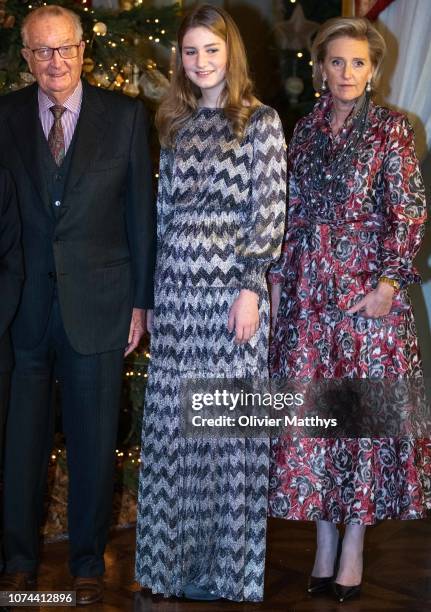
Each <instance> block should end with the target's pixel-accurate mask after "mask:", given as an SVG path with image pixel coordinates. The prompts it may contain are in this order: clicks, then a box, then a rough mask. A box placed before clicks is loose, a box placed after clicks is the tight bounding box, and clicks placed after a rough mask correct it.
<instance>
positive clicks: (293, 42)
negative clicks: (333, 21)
mask: <svg viewBox="0 0 431 612" xmlns="http://www.w3.org/2000/svg"><path fill="white" fill-rule="evenodd" d="M319 26H320V24H319V23H317V22H316V21H309V20H308V19H305V15H304V11H303V10H302V6H301V5H300V4H297V6H296V8H295V10H294V11H293V13H292V16H291V17H290V19H289V20H285V21H279V22H278V23H277V24H276V25H275V27H274V31H275V35H276V37H277V42H278V45H279V47H280V48H281V49H290V50H293V51H298V50H300V49H310V48H311V38H312V36H313V34H314V33H315V32H316V31H317V29H318V28H319Z"/></svg>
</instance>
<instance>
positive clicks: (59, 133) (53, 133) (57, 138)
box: [48, 104, 66, 166]
mask: <svg viewBox="0 0 431 612" xmlns="http://www.w3.org/2000/svg"><path fill="white" fill-rule="evenodd" d="M49 110H50V111H51V113H52V114H53V115H54V123H53V124H52V128H51V129H50V131H49V134H48V145H49V148H50V150H51V153H52V156H53V158H54V160H55V163H56V164H57V166H60V165H61V163H62V161H63V159H64V154H65V150H64V132H63V126H62V125H61V116H62V114H63V113H64V111H65V110H66V109H65V107H64V106H59V105H57V104H56V105H55V106H51V107H50V109H49Z"/></svg>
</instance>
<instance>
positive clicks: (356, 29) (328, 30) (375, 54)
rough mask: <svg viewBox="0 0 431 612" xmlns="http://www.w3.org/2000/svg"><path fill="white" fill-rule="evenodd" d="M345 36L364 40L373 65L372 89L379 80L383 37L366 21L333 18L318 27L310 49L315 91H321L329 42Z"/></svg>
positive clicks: (353, 18) (383, 50) (384, 48)
mask: <svg viewBox="0 0 431 612" xmlns="http://www.w3.org/2000/svg"><path fill="white" fill-rule="evenodd" d="M343 36H346V37H348V38H354V39H355V40H366V41H367V42H368V47H369V52H370V59H371V63H372V65H373V69H374V70H373V78H372V81H371V85H372V87H375V86H376V85H377V84H378V82H379V79H380V75H381V70H382V63H383V59H384V57H385V54H386V43H385V41H384V38H383V36H382V35H381V34H380V32H378V31H377V30H376V28H375V27H374V26H373V25H372V24H371V23H370V22H369V21H368V19H363V18H361V17H335V18H334V19H328V21H325V23H324V24H323V25H322V26H321V27H320V29H319V31H318V32H317V35H316V38H315V39H314V42H313V46H312V48H311V59H312V61H313V85H314V88H315V89H316V90H319V89H321V87H322V83H323V77H322V66H321V65H322V64H323V62H324V60H325V57H326V52H327V49H328V44H329V43H330V42H331V40H334V39H336V38H341V37H343Z"/></svg>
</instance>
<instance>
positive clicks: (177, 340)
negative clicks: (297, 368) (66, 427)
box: [136, 5, 286, 601]
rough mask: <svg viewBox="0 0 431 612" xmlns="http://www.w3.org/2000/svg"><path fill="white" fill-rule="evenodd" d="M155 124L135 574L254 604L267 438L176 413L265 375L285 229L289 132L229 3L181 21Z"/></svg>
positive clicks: (175, 590)
mask: <svg viewBox="0 0 431 612" xmlns="http://www.w3.org/2000/svg"><path fill="white" fill-rule="evenodd" d="M157 125H158V129H159V135H160V141H161V145H162V153H161V160H160V185H159V197H158V215H159V218H158V262H157V272H156V303H155V312H154V321H153V324H152V358H151V366H150V371H149V381H148V387H147V392H146V401H145V410H144V428H143V438H142V471H141V477H140V489H139V516H138V526H137V556H136V577H137V580H138V581H139V583H140V584H141V585H142V586H145V587H149V588H150V589H151V590H152V591H153V593H163V594H164V595H166V596H169V595H177V596H182V595H185V596H186V597H189V598H194V599H216V598H219V597H223V598H228V599H231V600H234V601H242V600H248V601H259V600H261V599H262V596H263V577H264V561H265V535H266V513H267V489H268V454H269V444H268V439H263V438H260V439H257V438H256V439H244V438H242V439H236V438H218V439H216V438H185V437H183V436H182V435H181V418H180V415H181V402H180V383H181V380H182V379H183V378H187V377H195V378H235V377H253V376H257V375H259V376H261V375H262V372H265V371H266V368H267V352H268V329H269V306H268V296H267V288H266V283H265V273H266V271H267V269H268V267H269V265H270V264H271V262H274V261H275V260H276V259H277V257H278V255H279V252H280V244H281V240H282V234H283V227H284V213H285V179H286V163H285V143H284V138H283V131H282V127H281V124H280V120H279V118H278V115H277V113H276V112H275V111H274V110H273V109H272V108H269V107H267V106H264V105H262V104H261V103H260V102H259V101H258V100H257V99H256V98H255V97H254V96H253V93H252V86H251V82H250V79H249V76H248V69H247V61H246V56H245V52H244V47H243V43H242V41H241V37H240V34H239V32H238V29H237V27H236V26H235V24H234V22H233V21H232V19H231V18H230V16H229V15H228V14H227V13H226V12H225V11H223V10H221V9H219V8H216V7H213V6H209V5H203V6H200V7H197V8H196V9H194V10H193V11H192V12H191V13H190V14H189V15H187V16H186V17H185V18H184V20H183V22H182V25H181V27H180V30H179V34H178V54H177V64H176V70H175V74H174V76H173V78H172V84H171V88H170V91H169V93H168V95H167V98H166V99H165V101H164V102H163V103H162V105H161V107H160V110H159V112H158V116H157Z"/></svg>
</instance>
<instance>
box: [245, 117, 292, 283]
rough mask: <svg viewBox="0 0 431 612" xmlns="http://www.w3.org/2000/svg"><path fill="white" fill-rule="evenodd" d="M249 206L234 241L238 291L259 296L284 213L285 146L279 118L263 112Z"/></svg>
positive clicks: (255, 132) (255, 134)
mask: <svg viewBox="0 0 431 612" xmlns="http://www.w3.org/2000/svg"><path fill="white" fill-rule="evenodd" d="M251 138H252V139H253V140H252V142H253V160H252V164H251V176H252V187H251V193H250V202H251V204H250V207H249V210H248V211H247V219H246V222H245V226H244V227H243V228H242V231H241V236H240V237H239V241H238V256H239V259H240V261H242V262H243V263H244V272H243V279H242V288H243V289H250V290H251V291H255V292H256V293H257V294H260V293H261V290H262V286H265V284H264V277H265V274H266V272H267V269H268V267H269V266H270V264H271V263H272V262H275V261H276V260H277V258H278V257H279V254H280V247H281V242H282V238H283V231H284V221H285V214H286V144H285V140H284V135H283V128H282V125H281V121H280V118H279V117H278V115H277V113H276V112H275V111H274V110H273V109H265V111H264V112H262V114H261V115H260V117H259V118H258V119H257V120H256V124H255V126H254V130H253V133H252V134H251Z"/></svg>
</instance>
